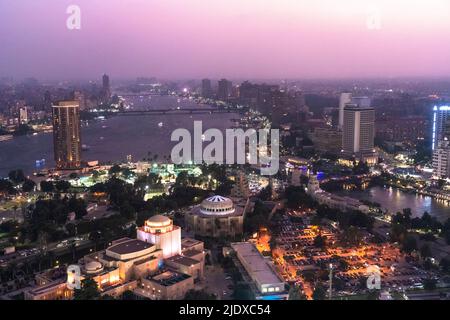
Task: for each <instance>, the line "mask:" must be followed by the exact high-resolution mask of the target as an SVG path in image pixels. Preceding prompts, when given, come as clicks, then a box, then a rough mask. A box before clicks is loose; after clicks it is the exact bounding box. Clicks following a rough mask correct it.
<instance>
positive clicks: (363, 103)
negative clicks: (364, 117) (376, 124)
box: [351, 97, 371, 108]
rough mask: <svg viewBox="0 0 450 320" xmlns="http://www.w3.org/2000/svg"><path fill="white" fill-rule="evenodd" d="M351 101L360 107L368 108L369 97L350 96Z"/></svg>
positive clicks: (369, 103) (369, 105)
mask: <svg viewBox="0 0 450 320" xmlns="http://www.w3.org/2000/svg"><path fill="white" fill-rule="evenodd" d="M351 99H352V101H351V103H353V104H356V105H357V106H358V107H360V108H370V107H371V100H370V98H369V97H351Z"/></svg>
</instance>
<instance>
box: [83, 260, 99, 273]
mask: <svg viewBox="0 0 450 320" xmlns="http://www.w3.org/2000/svg"><path fill="white" fill-rule="evenodd" d="M85 269H86V272H87V273H96V272H98V271H100V270H102V269H103V266H102V264H101V263H100V262H98V261H91V262H88V263H87V264H86V266H85Z"/></svg>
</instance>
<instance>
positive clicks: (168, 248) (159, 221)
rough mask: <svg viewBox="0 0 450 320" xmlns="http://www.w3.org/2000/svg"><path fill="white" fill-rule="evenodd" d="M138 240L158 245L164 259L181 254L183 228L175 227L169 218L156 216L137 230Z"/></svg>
mask: <svg viewBox="0 0 450 320" xmlns="http://www.w3.org/2000/svg"><path fill="white" fill-rule="evenodd" d="M137 238H138V239H139V240H141V241H145V242H147V243H152V244H154V245H156V248H157V249H159V250H162V252H163V257H164V258H169V257H171V256H173V255H176V254H180V253H181V228H180V227H177V226H174V225H173V222H172V220H170V219H169V218H168V217H165V216H162V215H155V216H153V217H151V218H150V219H148V220H147V221H145V224H144V226H143V227H141V228H138V230H137Z"/></svg>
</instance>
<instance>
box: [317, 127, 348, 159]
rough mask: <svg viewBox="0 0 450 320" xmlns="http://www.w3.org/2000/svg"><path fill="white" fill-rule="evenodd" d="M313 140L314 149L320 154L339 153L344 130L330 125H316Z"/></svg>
mask: <svg viewBox="0 0 450 320" xmlns="http://www.w3.org/2000/svg"><path fill="white" fill-rule="evenodd" d="M311 140H312V142H313V143H314V149H315V150H316V152H318V153H320V154H333V155H339V154H340V152H341V145H342V132H341V131H338V130H335V129H332V128H329V127H316V128H315V129H314V132H313V134H312V135H311Z"/></svg>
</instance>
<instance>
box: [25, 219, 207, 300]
mask: <svg viewBox="0 0 450 320" xmlns="http://www.w3.org/2000/svg"><path fill="white" fill-rule="evenodd" d="M163 218H165V219H163ZM139 230H140V231H141V233H140V237H141V238H142V239H144V240H147V241H142V240H140V239H130V238H122V239H118V240H116V241H113V242H112V243H111V244H110V246H109V247H108V248H106V249H105V250H101V251H97V252H93V253H90V254H88V255H86V256H84V257H83V258H82V259H80V260H79V261H78V264H77V265H74V266H72V268H69V269H67V272H66V273H64V272H59V274H58V276H55V275H54V271H53V269H51V270H48V271H47V272H46V273H43V274H40V275H38V276H36V283H37V286H36V287H34V288H32V289H31V290H28V291H26V292H25V299H26V300H63V299H64V300H66V299H71V298H72V296H73V289H72V288H73V286H74V285H75V284H76V283H79V281H82V280H83V279H86V278H91V279H93V280H94V281H95V282H96V283H97V286H98V289H99V291H100V294H101V295H109V296H120V295H121V294H122V293H123V292H125V291H127V290H131V291H134V293H135V294H137V295H141V296H143V297H146V298H150V299H168V300H172V299H182V298H183V297H184V295H185V294H186V292H187V291H188V290H190V289H193V288H194V282H195V281H200V280H202V279H203V270H204V263H205V252H204V247H203V242H201V241H198V240H195V239H190V238H185V239H183V240H181V237H180V235H181V233H180V232H181V229H180V228H179V227H176V226H174V225H173V223H172V221H171V220H170V219H169V218H166V217H163V216H154V217H152V218H150V219H149V220H147V221H146V224H145V225H144V226H143V227H142V228H140V229H139ZM138 236H139V234H138ZM74 268H75V269H78V270H79V272H78V273H77V272H75V271H74V270H75V269H74Z"/></svg>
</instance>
